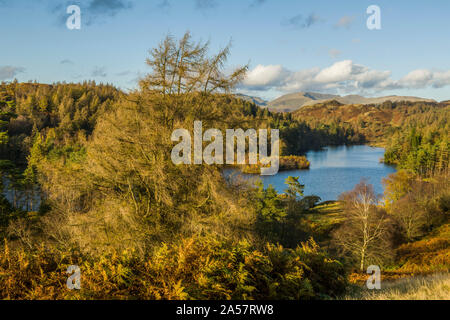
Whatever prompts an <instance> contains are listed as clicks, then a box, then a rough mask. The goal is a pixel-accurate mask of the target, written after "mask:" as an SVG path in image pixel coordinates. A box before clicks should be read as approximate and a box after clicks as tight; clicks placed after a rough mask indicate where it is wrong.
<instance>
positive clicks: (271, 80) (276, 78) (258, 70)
mask: <svg viewBox="0 0 450 320" xmlns="http://www.w3.org/2000/svg"><path fill="white" fill-rule="evenodd" d="M288 75H289V71H287V70H285V69H284V68H283V67H282V66H281V65H268V66H263V65H257V66H256V67H255V68H254V69H253V70H251V71H250V72H249V73H248V74H247V78H246V79H245V85H246V86H248V87H252V88H254V89H256V90H258V89H257V88H259V87H261V88H263V87H266V86H277V85H280V84H281V83H282V81H283V80H284V79H285V78H286V77H287V76H288Z"/></svg>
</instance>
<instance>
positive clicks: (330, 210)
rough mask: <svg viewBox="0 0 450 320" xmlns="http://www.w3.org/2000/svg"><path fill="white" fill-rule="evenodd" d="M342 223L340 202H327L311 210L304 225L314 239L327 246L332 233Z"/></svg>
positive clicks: (305, 216)
mask: <svg viewBox="0 0 450 320" xmlns="http://www.w3.org/2000/svg"><path fill="white" fill-rule="evenodd" d="M341 222H342V205H341V203H339V202H338V201H325V202H322V203H321V204H319V205H317V206H316V207H314V208H312V209H310V210H309V213H307V214H305V215H304V219H303V221H302V223H303V224H304V225H305V226H307V228H308V231H309V233H310V234H313V235H314V239H317V240H318V241H319V242H321V244H322V245H326V243H327V241H328V240H329V236H330V233H331V231H332V230H333V229H334V228H335V227H336V226H337V225H338V224H339V223H341Z"/></svg>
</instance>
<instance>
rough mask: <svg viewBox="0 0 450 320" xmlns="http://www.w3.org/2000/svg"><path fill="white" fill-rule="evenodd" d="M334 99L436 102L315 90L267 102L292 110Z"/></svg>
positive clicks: (344, 101)
mask: <svg viewBox="0 0 450 320" xmlns="http://www.w3.org/2000/svg"><path fill="white" fill-rule="evenodd" d="M330 100H334V101H337V102H339V103H341V104H364V105H366V104H381V103H383V102H385V101H388V100H390V101H392V102H398V101H408V102H417V101H425V102H436V101H435V100H432V99H425V98H420V97H408V96H386V97H378V98H366V97H363V96H359V95H347V96H339V95H333V94H322V93H315V92H298V93H291V94H287V95H284V96H281V97H279V98H277V99H275V100H273V101H270V102H269V103H267V107H268V108H269V109H270V110H271V111H283V112H291V111H295V110H298V109H300V108H301V107H303V106H310V105H314V104H318V103H325V102H327V101H330Z"/></svg>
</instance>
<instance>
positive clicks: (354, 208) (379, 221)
mask: <svg viewBox="0 0 450 320" xmlns="http://www.w3.org/2000/svg"><path fill="white" fill-rule="evenodd" d="M339 200H340V201H342V202H343V205H344V212H343V218H344V220H343V222H342V224H341V225H340V227H339V228H338V229H337V230H336V231H335V232H334V233H333V235H332V242H333V244H334V246H335V247H336V248H337V249H338V250H339V251H340V252H341V253H343V254H346V255H348V256H349V257H351V258H352V259H354V260H355V261H358V265H359V269H360V271H361V272H362V271H363V270H364V267H365V266H366V265H367V264H368V263H381V262H383V261H384V260H385V259H386V258H387V257H389V255H390V251H391V250H390V248H391V234H392V231H391V228H390V225H391V224H390V222H389V218H388V216H387V214H386V212H385V211H384V210H383V209H381V208H380V207H378V206H377V205H378V201H379V196H377V195H376V194H375V192H374V190H373V186H372V185H368V184H367V183H366V182H365V181H361V182H360V183H359V184H358V185H356V186H355V188H354V189H353V190H351V191H349V192H346V193H343V194H342V195H341V196H340V198H339Z"/></svg>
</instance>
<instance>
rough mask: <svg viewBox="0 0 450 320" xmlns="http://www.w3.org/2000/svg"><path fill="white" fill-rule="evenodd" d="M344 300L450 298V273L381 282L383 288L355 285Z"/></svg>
mask: <svg viewBox="0 0 450 320" xmlns="http://www.w3.org/2000/svg"><path fill="white" fill-rule="evenodd" d="M341 299H343V300H450V273H439V274H433V275H427V276H416V277H410V278H404V279H399V280H394V281H384V282H381V290H369V289H367V288H366V287H365V286H358V287H354V289H353V292H352V293H350V294H349V295H346V296H344V297H342V298H341Z"/></svg>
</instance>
